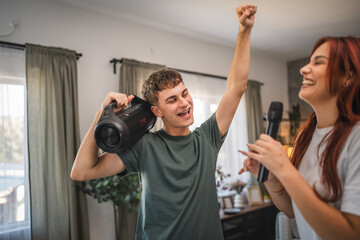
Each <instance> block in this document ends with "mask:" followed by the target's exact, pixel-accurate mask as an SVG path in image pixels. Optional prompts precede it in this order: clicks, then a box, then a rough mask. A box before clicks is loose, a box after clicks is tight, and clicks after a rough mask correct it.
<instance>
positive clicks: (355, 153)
mask: <svg viewBox="0 0 360 240" xmlns="http://www.w3.org/2000/svg"><path fill="white" fill-rule="evenodd" d="M351 135H352V136H351ZM351 135H349V137H350V139H349V140H350V141H349V145H348V149H347V160H348V163H347V166H346V172H345V182H344V192H343V197H342V203H341V211H342V212H347V213H351V214H354V215H357V216H360V204H359V203H360V127H356V129H355V132H354V134H351Z"/></svg>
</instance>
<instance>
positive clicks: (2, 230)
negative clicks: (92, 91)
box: [0, 46, 31, 240]
mask: <svg viewBox="0 0 360 240" xmlns="http://www.w3.org/2000/svg"><path fill="white" fill-rule="evenodd" d="M25 94H26V80H25V51H23V50H15V49H10V48H5V47H2V46H0V239H6V240H13V239H22V240H27V239H30V238H31V237H30V209H29V208H30V204H29V180H28V158H27V152H28V151H27V143H26V142H27V141H25V140H26V139H27V137H26V132H27V130H26V129H27V125H26V122H27V120H26V107H25V106H26V103H25V101H26V97H25Z"/></svg>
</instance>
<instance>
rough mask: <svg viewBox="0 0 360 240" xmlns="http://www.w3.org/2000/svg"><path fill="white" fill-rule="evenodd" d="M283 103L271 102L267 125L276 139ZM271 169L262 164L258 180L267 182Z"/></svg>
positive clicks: (270, 133)
mask: <svg viewBox="0 0 360 240" xmlns="http://www.w3.org/2000/svg"><path fill="white" fill-rule="evenodd" d="M282 113H283V104H282V102H271V104H270V107H269V111H268V114H267V116H266V119H267V121H268V124H267V127H266V134H267V135H270V136H271V137H272V138H274V139H276V135H277V132H278V130H279V125H280V122H281V119H282ZM268 175H269V170H267V169H266V168H265V167H264V166H263V165H262V164H260V168H259V173H258V177H257V180H258V182H265V181H266V180H267V178H268Z"/></svg>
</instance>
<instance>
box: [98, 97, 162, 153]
mask: <svg viewBox="0 0 360 240" xmlns="http://www.w3.org/2000/svg"><path fill="white" fill-rule="evenodd" d="M115 106H116V102H115V101H113V102H112V103H110V104H109V105H107V106H106V107H105V109H104V111H103V112H102V114H101V117H100V119H99V121H98V123H97V124H96V126H95V130H94V137H95V142H96V145H97V146H98V147H99V148H101V149H102V150H104V151H105V152H109V153H117V152H121V151H123V150H125V149H126V148H128V147H129V146H131V145H132V144H133V143H134V142H135V141H137V140H139V139H140V138H141V137H142V136H144V134H145V133H146V132H147V131H149V130H150V129H151V128H152V127H154V125H155V122H156V116H155V114H153V113H152V112H151V105H150V103H148V102H146V101H144V100H143V99H141V98H139V97H137V96H135V97H134V99H133V100H132V101H131V102H130V106H128V107H126V108H124V109H122V110H120V111H119V112H116V113H115V112H114V110H113V108H114V107H115Z"/></svg>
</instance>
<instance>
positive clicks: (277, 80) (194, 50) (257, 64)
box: [0, 0, 288, 240]
mask: <svg viewBox="0 0 360 240" xmlns="http://www.w3.org/2000/svg"><path fill="white" fill-rule="evenodd" d="M13 19H16V20H17V21H18V22H19V23H20V26H19V30H18V31H17V32H15V33H14V34H13V35H11V36H9V37H0V40H1V41H8V42H15V43H21V44H24V43H25V42H29V43H34V44H41V45H45V46H54V47H62V48H68V49H72V50H75V51H76V52H78V53H82V54H83V57H81V58H80V60H79V61H78V87H79V115H80V135H81V137H84V135H85V134H86V131H87V129H88V128H89V126H90V124H91V122H92V119H93V116H94V114H95V112H96V111H97V109H98V108H99V106H100V104H101V102H102V100H103V98H104V96H105V94H106V93H107V92H109V91H117V90H118V73H117V75H114V74H113V66H112V64H110V63H109V61H110V60H111V59H112V58H122V57H126V58H131V59H137V60H140V61H145V62H152V63H159V64H166V65H167V66H169V67H174V68H179V69H186V70H192V71H198V72H204V73H210V74H216V75H222V76H226V75H227V72H228V70H229V67H230V64H231V60H232V57H233V50H234V49H233V48H229V47H226V46H220V45H216V44H212V43H207V42H204V41H199V40H196V39H192V38H189V37H184V36H180V35H177V34H173V33H168V32H164V31H160V30H156V29H152V28H149V27H146V26H142V25H139V24H134V23H130V22H127V21H123V20H120V19H117V18H113V17H109V16H104V15H99V14H97V13H93V12H90V11H84V10H80V9H77V8H72V7H69V6H66V5H62V4H59V3H55V2H51V1H38V0H31V1H30V0H12V1H7V0H0V34H5V33H7V32H8V30H9V29H8V25H9V24H10V23H11V21H12V20H13ZM255 27H256V26H255ZM236 34H237V33H236V32H234V38H236ZM118 67H119V66H118ZM249 78H250V79H254V80H258V81H261V82H263V83H264V86H263V88H262V102H263V109H264V111H265V112H266V111H267V109H268V107H269V105H270V102H271V101H274V100H277V101H282V102H284V109H285V110H287V109H288V96H287V80H286V63H285V61H282V60H280V59H275V58H273V57H272V56H268V55H264V54H261V53H258V52H256V51H252V56H251V68H250V76H249ZM88 204H89V215H90V217H91V220H90V230H91V239H103V240H107V239H115V237H114V228H113V226H112V222H113V215H112V207H111V204H100V205H99V204H97V203H96V202H95V201H94V200H92V199H89V202H88Z"/></svg>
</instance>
